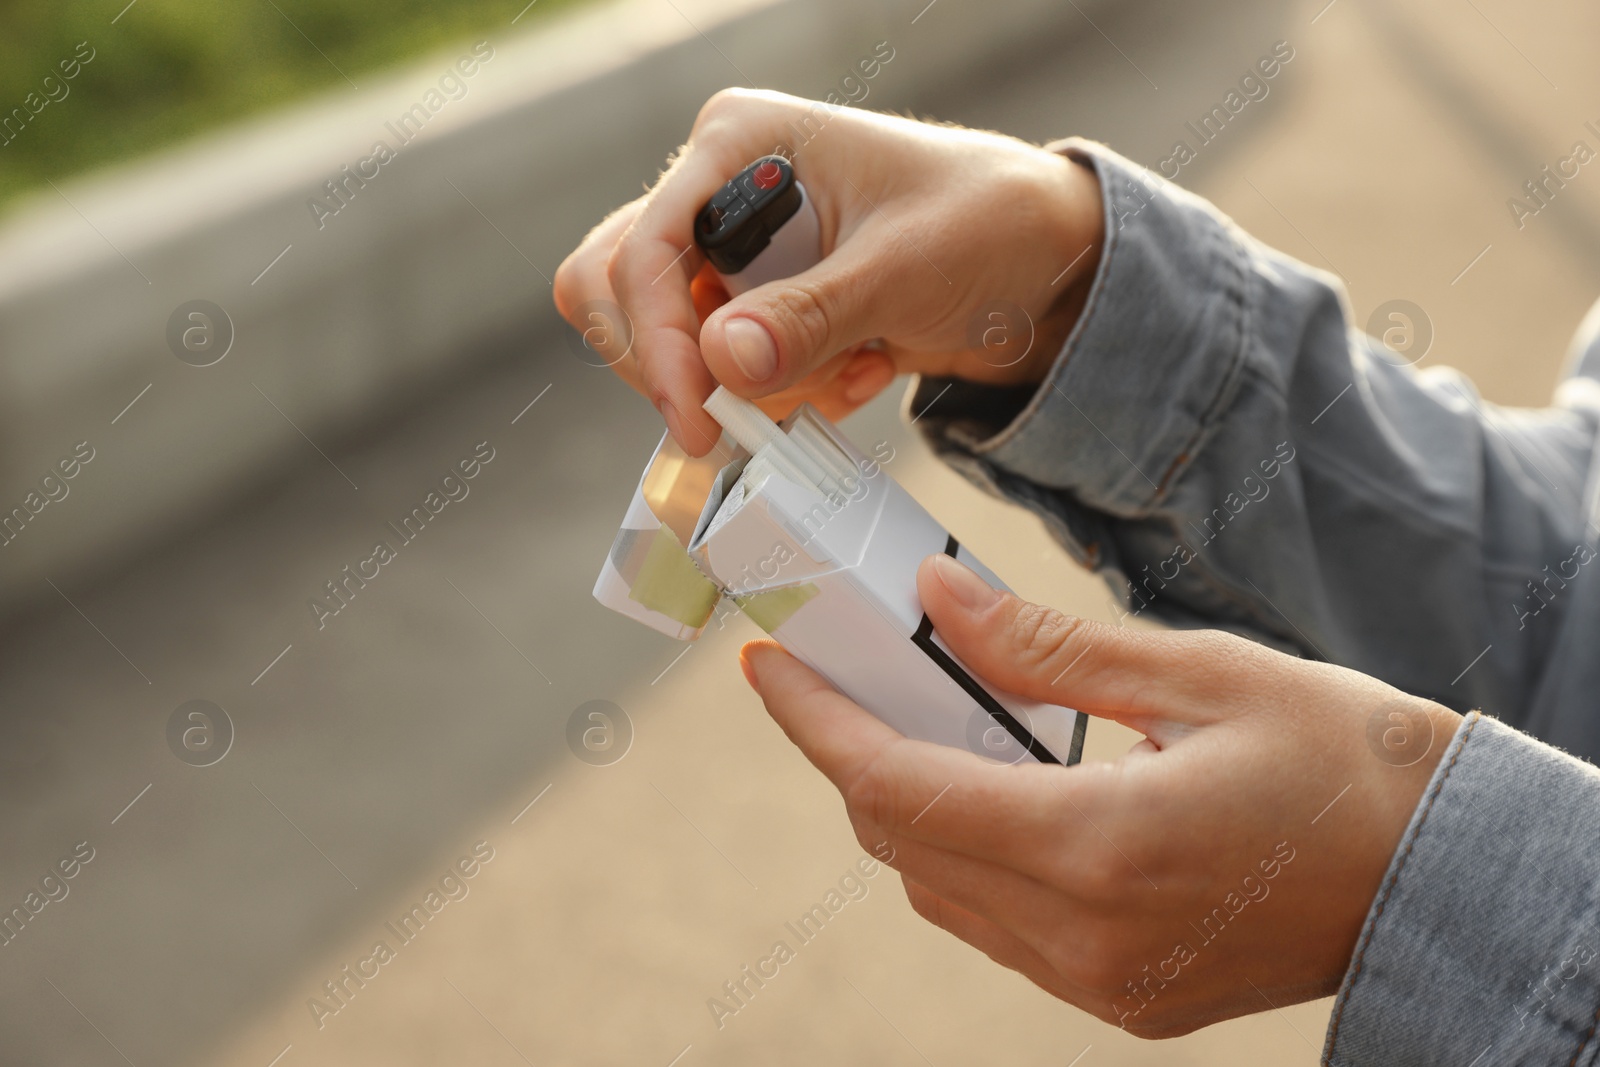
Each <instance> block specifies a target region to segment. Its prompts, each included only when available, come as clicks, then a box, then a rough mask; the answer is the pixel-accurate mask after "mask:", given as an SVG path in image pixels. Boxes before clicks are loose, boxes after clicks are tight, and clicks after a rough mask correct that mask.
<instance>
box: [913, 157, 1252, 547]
mask: <svg viewBox="0 0 1600 1067" xmlns="http://www.w3.org/2000/svg"><path fill="white" fill-rule="evenodd" d="M1049 147H1050V149H1051V150H1053V151H1058V152H1061V153H1063V154H1065V155H1067V156H1069V157H1070V158H1072V159H1074V160H1076V161H1078V162H1080V163H1082V164H1084V165H1085V166H1089V167H1092V168H1093V169H1094V171H1095V173H1096V175H1097V176H1098V177H1099V180H1100V189H1101V198H1102V203H1103V209H1104V212H1105V243H1104V247H1103V249H1102V252H1101V256H1100V262H1099V266H1098V268H1097V270H1096V274H1095V277H1094V279H1093V281H1092V283H1091V286H1090V290H1089V295H1088V299H1087V303H1086V304H1085V307H1084V310H1083V313H1082V314H1081V315H1080V317H1079V319H1078V321H1077V323H1076V325H1075V326H1074V327H1073V329H1072V332H1071V333H1070V334H1069V336H1068V337H1067V340H1066V342H1065V344H1064V345H1063V346H1062V350H1061V353H1060V354H1059V356H1058V357H1057V358H1056V360H1055V362H1054V364H1053V366H1052V367H1051V369H1050V370H1049V372H1048V373H1047V374H1046V377H1045V380H1044V382H1043V384H1041V385H1040V386H1039V387H1038V388H1037V389H1032V390H1031V391H1029V390H1018V389H1015V388H1011V389H996V388H994V387H989V386H981V385H973V384H971V383H965V382H957V381H954V380H951V379H942V378H940V379H935V378H923V379H921V380H919V381H918V382H917V383H916V384H915V386H914V388H913V391H912V394H911V396H910V397H909V402H908V408H909V410H910V412H911V413H912V415H914V416H919V418H918V423H919V425H920V426H921V427H922V428H923V431H924V433H925V434H927V435H928V437H929V439H930V442H931V443H932V444H933V446H934V448H935V449H936V450H937V451H939V452H940V453H942V454H944V455H945V456H946V458H950V454H951V453H964V454H965V455H966V456H967V457H970V458H971V459H974V460H977V461H979V462H980V463H981V465H983V466H986V467H993V468H1000V469H1001V470H1002V471H1004V472H1005V473H1007V474H1009V475H1012V476H1014V477H1015V478H1018V479H1022V480H1025V481H1027V482H1030V483H1032V484H1034V485H1037V486H1040V487H1043V488H1046V489H1054V490H1058V491H1063V492H1066V493H1070V494H1071V496H1072V497H1073V498H1074V499H1075V501H1076V502H1077V503H1079V504H1080V505H1082V506H1084V507H1087V508H1091V509H1095V510H1098V511H1103V512H1105V513H1107V514H1110V515H1113V516H1119V517H1138V516H1141V515H1144V514H1147V513H1148V512H1149V510H1150V509H1151V507H1152V505H1153V504H1154V503H1155V502H1156V501H1157V500H1159V499H1160V497H1161V494H1162V492H1163V490H1164V489H1165V488H1166V487H1167V486H1168V485H1169V484H1170V483H1171V482H1172V480H1173V479H1174V478H1175V477H1176V476H1177V475H1178V473H1179V472H1181V470H1182V469H1183V467H1184V466H1185V464H1186V463H1187V462H1189V460H1190V459H1191V458H1192V457H1193V456H1194V455H1195V454H1196V453H1197V452H1198V451H1199V449H1200V448H1202V447H1203V445H1204V442H1205V438H1206V435H1207V433H1208V431H1209V430H1210V428H1211V427H1212V426H1213V425H1214V423H1215V421H1216V419H1217V418H1218V416H1219V415H1220V413H1221V412H1222V411H1223V410H1225V408H1226V406H1227V402H1228V400H1229V398H1230V397H1231V396H1232V395H1233V393H1234V391H1235V390H1236V389H1237V387H1238V381H1239V377H1240V373H1241V366H1242V362H1243V356H1244V348H1245V338H1246V335H1247V329H1246V327H1247V323H1246V317H1247V313H1248V312H1247V301H1246V294H1247V282H1246V278H1247V272H1246V266H1247V264H1246V263H1245V261H1244V259H1245V256H1246V254H1247V253H1246V251H1245V249H1244V247H1243V245H1242V244H1241V243H1240V242H1239V241H1238V240H1236V239H1235V238H1234V236H1233V235H1232V234H1231V232H1230V226H1231V224H1230V223H1229V222H1228V221H1227V220H1226V219H1225V218H1223V217H1222V216H1220V215H1218V214H1217V213H1216V212H1215V210H1214V209H1212V208H1211V207H1210V206H1209V205H1208V204H1206V203H1205V202H1204V201H1201V200H1199V199H1197V198H1196V197H1194V196H1192V195H1190V194H1188V193H1186V192H1184V191H1183V190H1181V189H1179V188H1177V187H1176V186H1173V185H1171V184H1170V183H1168V182H1165V181H1163V180H1162V179H1160V178H1159V177H1157V176H1155V175H1153V174H1151V173H1150V172H1149V171H1147V170H1145V169H1144V168H1142V167H1139V166H1138V165H1136V164H1134V163H1132V162H1130V161H1128V160H1126V159H1124V158H1123V157H1121V156H1119V155H1117V154H1116V153H1115V152H1113V151H1111V150H1110V149H1108V148H1106V147H1104V146H1103V145H1098V144H1094V143H1092V142H1088V141H1083V140H1079V139H1075V138H1074V139H1070V140H1066V141H1061V142H1057V143H1055V144H1052V145H1050V146H1049ZM1157 309H1159V312H1160V313H1159V314H1156V313H1154V312H1155V311H1156V310H1157ZM935 401H937V402H935ZM963 466H968V467H969V471H970V465H963ZM991 473H993V472H991Z"/></svg>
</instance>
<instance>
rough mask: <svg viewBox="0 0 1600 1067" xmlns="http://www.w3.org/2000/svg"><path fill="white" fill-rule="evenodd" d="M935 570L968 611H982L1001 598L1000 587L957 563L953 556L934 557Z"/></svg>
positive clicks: (957, 600) (958, 601)
mask: <svg viewBox="0 0 1600 1067" xmlns="http://www.w3.org/2000/svg"><path fill="white" fill-rule="evenodd" d="M933 570H934V573H935V574H937V575H938V576H939V581H941V582H943V583H944V587H945V588H946V589H948V590H949V591H950V595H951V596H953V597H955V598H956V602H957V603H959V604H960V605H961V606H962V607H964V608H966V609H967V610H968V611H982V610H983V609H984V608H986V607H988V606H989V605H991V604H993V603H994V602H995V601H996V600H999V599H1000V591H999V590H998V589H995V588H994V587H993V586H991V585H990V584H989V583H988V582H986V581H984V580H983V579H982V578H979V577H978V576H977V575H976V574H975V573H973V572H972V571H970V570H968V569H967V568H966V567H964V566H962V565H961V564H960V563H957V562H956V560H955V558H954V557H952V556H946V555H938V556H935V557H933Z"/></svg>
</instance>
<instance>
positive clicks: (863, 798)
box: [844, 750, 900, 847]
mask: <svg viewBox="0 0 1600 1067" xmlns="http://www.w3.org/2000/svg"><path fill="white" fill-rule="evenodd" d="M885 751H887V750H885ZM844 804H845V808H846V810H847V811H849V813H850V820H851V822H853V823H855V824H856V825H857V826H858V827H861V828H862V830H866V829H867V828H878V829H881V830H890V829H892V828H893V827H895V826H896V825H897V822H896V820H897V818H898V813H899V810H900V788H899V783H898V782H897V781H896V778H895V775H894V773H893V772H892V770H891V769H890V767H889V765H888V762H887V761H886V760H885V759H884V754H883V752H879V753H878V754H877V755H875V756H874V757H873V758H872V759H871V760H870V761H868V763H867V765H866V766H865V767H863V768H862V769H861V773H860V774H858V775H856V779H855V781H853V782H851V783H850V787H849V789H848V790H846V792H845V796H844ZM859 832H860V831H858V834H859ZM867 836H871V834H870V833H868V835H867ZM874 843H876V842H874ZM864 847H871V846H865V845H864Z"/></svg>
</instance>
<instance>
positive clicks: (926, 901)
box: [900, 878, 949, 930]
mask: <svg viewBox="0 0 1600 1067" xmlns="http://www.w3.org/2000/svg"><path fill="white" fill-rule="evenodd" d="M900 882H901V884H902V885H903V886H904V887H905V891H906V900H907V901H908V902H909V903H910V905H911V910H912V911H914V912H916V913H917V914H918V915H919V916H921V917H922V918H923V919H924V920H926V921H927V922H929V923H932V924H933V925H934V926H937V927H938V928H939V929H941V930H947V929H949V926H948V924H947V922H946V917H945V912H944V901H943V900H941V899H939V897H938V896H937V895H936V894H935V893H934V892H933V890H931V889H929V888H927V887H926V886H923V885H921V884H920V883H917V882H913V881H912V880H911V879H909V878H901V879H900Z"/></svg>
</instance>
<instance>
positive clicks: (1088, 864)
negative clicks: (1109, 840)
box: [1074, 849, 1133, 904]
mask: <svg viewBox="0 0 1600 1067" xmlns="http://www.w3.org/2000/svg"><path fill="white" fill-rule="evenodd" d="M1132 874H1133V869H1132V867H1131V866H1130V865H1129V862H1128V861H1127V860H1125V859H1123V858H1122V856H1121V855H1119V854H1118V853H1116V852H1113V851H1109V850H1105V849H1102V850H1099V852H1098V853H1097V854H1095V855H1092V856H1085V857H1083V859H1082V861H1081V862H1080V863H1079V864H1078V865H1076V873H1075V876H1074V877H1075V881H1076V885H1075V886H1074V889H1075V890H1076V894H1077V895H1078V896H1079V897H1081V898H1082V899H1084V900H1086V901H1089V902H1091V903H1094V904H1117V903H1120V902H1122V901H1125V900H1126V899H1127V896H1128V892H1129V890H1130V889H1131V888H1132V886H1133V880H1132V877H1131V876H1132Z"/></svg>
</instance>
